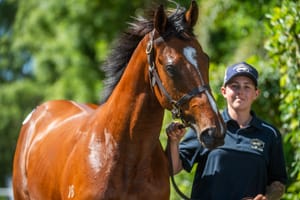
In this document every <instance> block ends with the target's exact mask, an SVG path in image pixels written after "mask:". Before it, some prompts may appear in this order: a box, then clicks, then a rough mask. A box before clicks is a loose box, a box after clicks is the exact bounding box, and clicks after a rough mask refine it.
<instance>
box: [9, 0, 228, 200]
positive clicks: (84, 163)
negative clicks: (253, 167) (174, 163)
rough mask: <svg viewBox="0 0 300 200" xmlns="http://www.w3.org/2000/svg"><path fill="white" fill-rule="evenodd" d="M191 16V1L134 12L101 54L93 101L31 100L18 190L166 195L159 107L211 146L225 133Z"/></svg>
mask: <svg viewBox="0 0 300 200" xmlns="http://www.w3.org/2000/svg"><path fill="white" fill-rule="evenodd" d="M197 18H198V7H197V4H196V2H195V1H192V2H191V5H190V7H189V8H188V9H185V8H183V7H180V6H178V7H177V9H172V10H165V9H164V6H162V5H160V6H158V7H157V8H156V9H154V10H153V12H152V14H151V15H149V16H148V18H147V17H137V18H135V20H133V22H132V23H131V24H130V26H129V27H128V30H127V31H126V32H124V34H123V35H122V36H121V37H120V38H119V42H118V43H116V46H115V48H114V49H113V50H112V52H111V56H109V57H108V59H107V62H106V64H105V67H104V70H105V72H106V75H107V77H106V81H105V84H106V87H105V88H106V89H105V98H104V99H103V102H102V103H101V104H100V105H99V106H96V105H91V104H82V103H76V102H73V101H67V100H53V101H49V102H46V103H43V104H42V105H40V106H37V108H36V109H35V110H33V111H32V113H31V114H30V115H28V117H27V118H26V119H25V120H24V122H23V126H22V128H21V132H20V135H19V139H18V142H17V146H16V151H15V156H14V165H13V191H14V198H15V199H16V200H20V199H22V200H24V199H38V200H45V199H47V200H48V199H55V200H60V199H62V200H65V199H74V200H75V199H81V200H91V199H105V200H108V199H130V200H134V199H143V200H148V199H149V200H150V199H151V200H153V199H157V200H160V199H169V193H170V183H169V170H168V166H169V163H168V159H167V156H166V154H165V152H164V150H163V147H162V145H161V143H160V140H159V134H160V130H161V127H162V121H163V116H164V110H165V109H168V110H171V111H172V113H173V115H174V116H175V117H179V118H181V119H182V120H183V122H184V124H185V125H186V126H190V127H192V128H193V129H195V130H196V132H197V134H198V137H199V140H200V141H201V142H202V143H203V145H205V146H206V147H207V148H214V147H216V146H218V145H221V144H223V138H224V131H225V127H224V123H223V121H222V118H221V116H220V114H219V111H218V109H217V106H216V103H215V101H214V98H213V96H212V93H211V90H210V87H209V78H208V64H209V60H208V56H207V55H206V54H205V53H204V51H203V50H202V48H201V46H200V44H199V42H198V41H197V39H196V37H195V35H194V34H193V27H194V25H195V24H196V21H197Z"/></svg>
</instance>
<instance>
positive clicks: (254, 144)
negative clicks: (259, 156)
mask: <svg viewBox="0 0 300 200" xmlns="http://www.w3.org/2000/svg"><path fill="white" fill-rule="evenodd" d="M264 147H265V143H264V142H263V141H261V140H260V139H257V138H255V139H252V140H251V148H252V149H255V150H258V151H261V152H262V151H264Z"/></svg>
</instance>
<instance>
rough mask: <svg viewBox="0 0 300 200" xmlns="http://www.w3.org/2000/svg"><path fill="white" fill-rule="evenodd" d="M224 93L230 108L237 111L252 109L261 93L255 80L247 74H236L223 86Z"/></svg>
mask: <svg viewBox="0 0 300 200" xmlns="http://www.w3.org/2000/svg"><path fill="white" fill-rule="evenodd" d="M221 92H222V95H223V96H224V98H225V99H226V100H227V106H228V108H229V109H234V110H235V111H243V110H244V111H250V110H251V105H252V103H253V101H254V100H255V99H256V98H257V96H258V95H259V90H258V89H257V88H256V87H255V85H254V83H253V81H252V80H251V79H250V78H248V77H246V76H236V77H234V78H232V80H231V81H230V82H229V83H228V84H227V85H226V86H223V87H222V88H221Z"/></svg>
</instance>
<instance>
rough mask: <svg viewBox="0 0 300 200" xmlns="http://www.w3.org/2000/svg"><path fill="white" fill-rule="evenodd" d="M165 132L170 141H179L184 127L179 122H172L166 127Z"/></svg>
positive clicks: (183, 132)
mask: <svg viewBox="0 0 300 200" xmlns="http://www.w3.org/2000/svg"><path fill="white" fill-rule="evenodd" d="M166 133H167V135H168V138H169V140H170V142H176V143H179V142H180V140H181V139H182V137H183V136H184V134H185V127H184V126H183V125H182V124H181V123H179V122H172V123H171V124H169V125H168V127H167V128H166Z"/></svg>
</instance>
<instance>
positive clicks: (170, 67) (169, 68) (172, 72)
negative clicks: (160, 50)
mask: <svg viewBox="0 0 300 200" xmlns="http://www.w3.org/2000/svg"><path fill="white" fill-rule="evenodd" d="M166 71H167V73H168V75H169V76H171V77H173V76H175V75H176V69H175V67H174V66H173V65H167V66H166Z"/></svg>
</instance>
